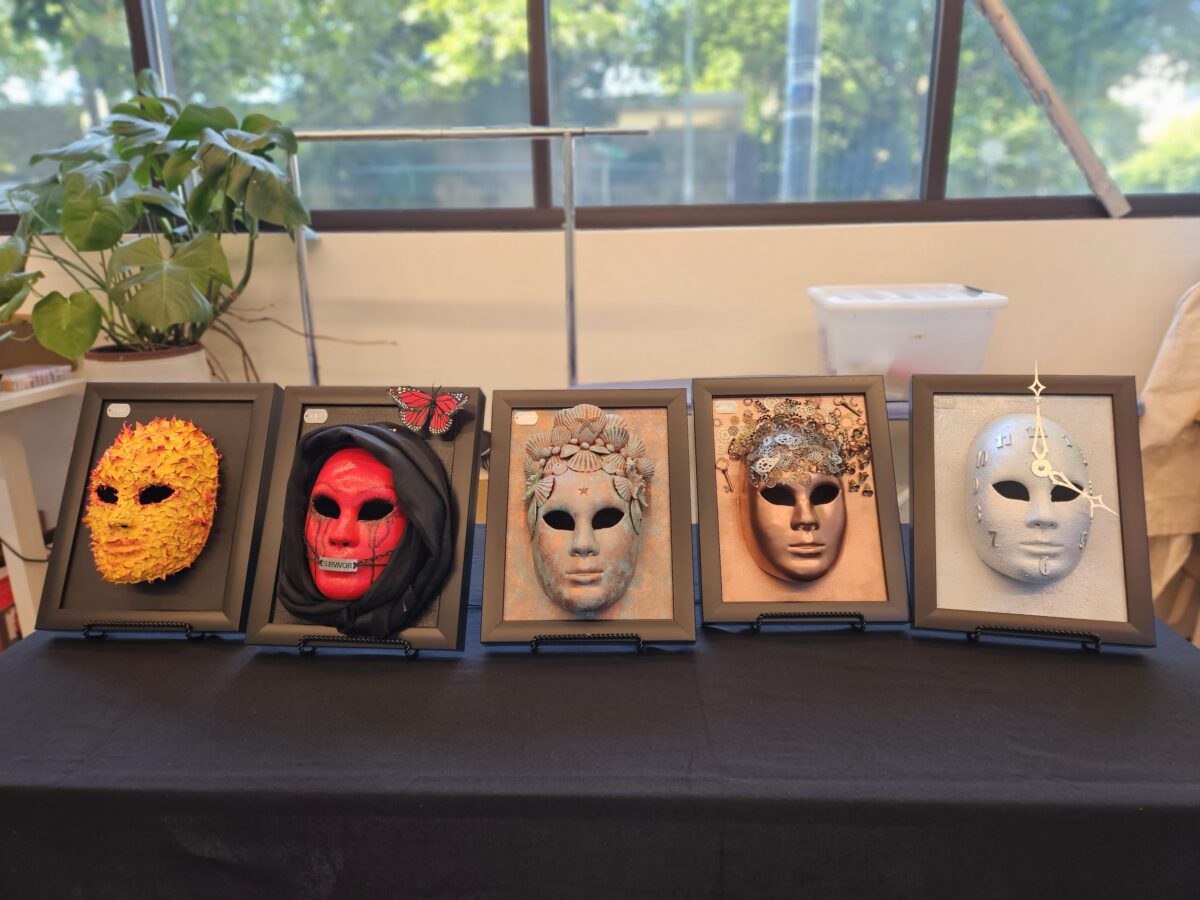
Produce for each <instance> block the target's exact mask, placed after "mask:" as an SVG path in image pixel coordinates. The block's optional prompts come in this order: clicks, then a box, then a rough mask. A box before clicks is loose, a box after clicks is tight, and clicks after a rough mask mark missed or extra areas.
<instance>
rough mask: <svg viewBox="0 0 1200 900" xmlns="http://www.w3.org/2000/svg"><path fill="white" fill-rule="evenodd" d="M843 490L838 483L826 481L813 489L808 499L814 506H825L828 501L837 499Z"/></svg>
mask: <svg viewBox="0 0 1200 900" xmlns="http://www.w3.org/2000/svg"><path fill="white" fill-rule="evenodd" d="M841 492H842V489H841V488H840V487H838V486H837V485H836V484H833V483H831V482H828V481H826V482H824V483H822V484H818V485H817V486H816V487H815V488H813V489H812V492H811V493H810V494H809V495H808V500H809V502H810V503H811V504H812V505H813V506H824V505H825V504H826V503H832V502H833V501H834V500H836V499H837V498H838V494H840V493H841Z"/></svg>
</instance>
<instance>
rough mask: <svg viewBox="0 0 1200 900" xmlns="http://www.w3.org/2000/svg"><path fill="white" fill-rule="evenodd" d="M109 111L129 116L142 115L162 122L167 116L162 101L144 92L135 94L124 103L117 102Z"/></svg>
mask: <svg viewBox="0 0 1200 900" xmlns="http://www.w3.org/2000/svg"><path fill="white" fill-rule="evenodd" d="M110 112H114V113H119V114H122V115H129V116H142V117H144V118H148V119H153V120H154V121H155V122H164V121H166V118H167V111H166V109H165V108H164V107H163V104H162V101H160V100H159V99H158V98H156V97H151V96H149V95H145V94H135V95H134V96H132V97H130V98H129V99H128V100H126V101H125V102H124V103H118V104H117V105H116V106H114V107H113V108H112V109H111V110H110Z"/></svg>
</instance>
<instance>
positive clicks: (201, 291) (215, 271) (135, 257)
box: [109, 234, 233, 331]
mask: <svg viewBox="0 0 1200 900" xmlns="http://www.w3.org/2000/svg"><path fill="white" fill-rule="evenodd" d="M162 252H163V245H162V244H160V243H159V242H158V241H157V240H156V239H155V238H152V237H143V238H138V239H137V240H135V241H130V242H129V243H127V244H122V245H121V246H120V247H118V248H117V249H116V250H115V251H114V252H113V256H112V260H111V262H110V265H109V270H110V273H111V274H113V275H114V276H117V277H120V276H122V275H123V274H125V273H129V272H132V273H133V274H132V276H131V277H129V278H128V279H126V280H124V281H123V282H122V284H121V289H122V291H123V292H124V294H125V297H124V299H123V300H122V302H121V308H122V310H123V311H124V313H125V315H127V316H129V317H130V318H131V319H133V320H134V321H136V322H140V323H142V324H144V325H148V326H149V327H151V328H154V329H157V330H158V331H165V330H166V329H167V328H170V327H171V326H172V325H178V324H181V323H183V322H207V321H209V320H211V319H212V317H213V309H212V305H211V304H210V303H209V301H208V296H207V294H206V291H207V290H208V287H209V284H210V283H211V282H212V281H219V282H221V283H222V284H224V285H226V286H229V287H232V286H233V278H232V276H231V275H230V273H229V262H228V260H226V258H225V251H223V250H222V249H221V243H220V241H218V240H217V237H216V235H213V234H202V235H200V236H199V237H196V238H193V239H192V240H190V241H188V242H187V243H184V244H180V245H178V246H177V247H175V248H174V251H173V252H171V250H170V247H169V245H168V252H170V253H171V255H169V256H167V257H165V258H164V257H163V255H162Z"/></svg>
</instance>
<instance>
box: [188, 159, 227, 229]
mask: <svg viewBox="0 0 1200 900" xmlns="http://www.w3.org/2000/svg"><path fill="white" fill-rule="evenodd" d="M224 175H225V170H224V169H220V168H217V169H213V170H212V171H211V172H208V173H206V174H205V176H204V177H203V178H201V179H200V183H199V184H197V185H196V186H195V187H194V188H193V189H192V193H191V195H190V196H189V197H188V201H187V210H188V215H189V216H191V218H192V220H193V221H195V222H197V223H200V224H203V223H204V221H205V219H206V218H207V217H208V215H209V213H210V212H212V207H213V202H214V201H215V200H216V199H217V196H218V195H219V194H220V193H221V190H220V187H219V183H220V181H221V179H222V178H223V177H224Z"/></svg>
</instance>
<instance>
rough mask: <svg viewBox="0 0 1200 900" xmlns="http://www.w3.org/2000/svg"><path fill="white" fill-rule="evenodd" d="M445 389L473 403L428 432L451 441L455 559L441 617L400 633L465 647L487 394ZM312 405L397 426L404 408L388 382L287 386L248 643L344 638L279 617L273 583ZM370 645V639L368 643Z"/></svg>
mask: <svg viewBox="0 0 1200 900" xmlns="http://www.w3.org/2000/svg"><path fill="white" fill-rule="evenodd" d="M442 390H443V391H461V392H463V393H465V394H466V395H467V397H468V400H467V404H466V406H464V407H463V408H462V409H461V410H460V411H459V412H458V414H457V415H456V416H455V418H454V424H453V426H452V427H451V430H450V432H449V433H448V434H447V435H446V436H444V437H439V436H437V435H426V436H425V438H426V440H430V441H453V443H454V463H453V469H452V470H451V471H450V472H448V473H447V474H448V476H449V480H450V491H451V495H452V498H453V502H454V528H453V541H454V561H453V564H452V565H451V568H450V574H449V575H448V576H447V578H446V581H445V583H444V585H443V587H442V590H441V592H440V593H439V595H438V615H437V622H436V624H435V625H433V626H412V627H409V628H405V629H404V630H403V631H401V632H400V634H399V635H398V638H399V639H400V640H403V641H407V642H408V643H409V644H410V645H411V647H412V648H413V649H415V650H462V649H463V646H464V642H465V636H466V627H467V599H468V593H469V591H470V586H471V542H472V540H473V539H474V535H475V501H476V488H477V485H478V482H479V447H480V440H481V436H482V434H483V418H484V415H483V414H484V403H485V400H484V395H483V391H482V390H480V389H479V388H477V387H445V388H442ZM310 407H322V408H325V409H326V410H328V409H330V408H333V407H350V408H352V409H354V410H356V411H358V410H364V409H370V410H372V411H374V410H375V409H378V411H379V416H378V420H377V421H394V422H396V423H397V425H399V422H400V418H399V409H398V407H397V405H396V403H395V402H394V401H393V400H392V399H391V398H390V397H389V396H388V389H387V388H386V387H336V386H330V387H324V386H322V387H310V386H300V387H289V388H287V389H286V390H285V391H284V392H283V403H282V412H281V415H280V421H279V427H278V431H277V438H276V441H275V454H274V459H273V461H272V465H271V469H270V476H269V478H270V492H269V495H268V499H267V503H266V510H265V520H264V525H263V533H262V543H261V550H260V553H259V559H258V572H257V575H256V576H255V584H254V592H253V595H252V597H251V601H250V613H249V618H248V620H247V623H246V643H248V644H255V645H264V646H292V647H299V646H300V642H301V641H302V640H303V639H305V638H308V639H309V640H310V641H311V640H312V639H314V638H315V639H318V640H321V639H331V638H332V639H335V640H336V639H338V638H343V637H344V636H343V635H342V634H341V632H339V631H338V630H337V629H336V628H333V627H331V626H328V625H319V624H316V623H306V622H300V623H296V622H275V621H273V614H274V607H275V602H276V597H275V585H276V580H277V578H278V574H279V555H280V546H281V542H282V539H283V507H284V501H285V498H286V494H287V482H288V476H289V474H290V472H291V468H292V460H293V459H294V457H295V454H296V445H297V443H298V442H299V438H300V435H301V429H302V426H303V424H304V412H305V410H306V409H308V408H310ZM330 424H333V423H332V422H331V423H330ZM363 643H364V644H369V643H371V642H370V640H369V639H368V640H364V641H363Z"/></svg>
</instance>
